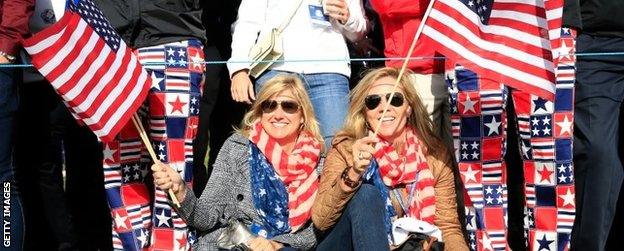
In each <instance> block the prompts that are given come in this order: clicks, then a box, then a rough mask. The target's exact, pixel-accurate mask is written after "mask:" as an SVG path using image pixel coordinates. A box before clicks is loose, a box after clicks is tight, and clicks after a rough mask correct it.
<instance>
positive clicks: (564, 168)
mask: <svg viewBox="0 0 624 251" xmlns="http://www.w3.org/2000/svg"><path fill="white" fill-rule="evenodd" d="M557 169H559V172H560V173H564V172H565V170H566V166H565V165H563V164H561V165H559V167H557Z"/></svg>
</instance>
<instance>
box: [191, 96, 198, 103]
mask: <svg viewBox="0 0 624 251" xmlns="http://www.w3.org/2000/svg"><path fill="white" fill-rule="evenodd" d="M195 103H197V98H195V96H193V97H192V98H191V104H195Z"/></svg>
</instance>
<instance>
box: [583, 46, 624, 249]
mask: <svg viewBox="0 0 624 251" xmlns="http://www.w3.org/2000/svg"><path fill="white" fill-rule="evenodd" d="M622 46H624V39H621V38H606V37H593V36H589V35H584V34H581V35H579V36H578V38H577V52H579V53H580V52H596V51H611V50H617V48H622ZM622 72H624V60H622V59H621V58H618V57H604V56H603V57H582V58H581V57H579V58H578V61H577V72H576V80H577V83H576V93H575V114H574V126H575V127H574V167H575V170H574V172H575V176H576V183H575V188H576V189H575V190H576V201H575V202H576V206H577V209H576V215H577V217H576V219H575V221H574V228H573V231H572V245H571V248H572V249H575V250H604V249H605V245H606V241H607V238H608V235H609V229H610V228H611V225H612V222H613V219H614V216H615V211H616V205H617V200H618V195H619V191H620V188H621V185H622V181H623V180H624V169H623V166H622V162H621V159H620V157H619V150H618V147H619V141H620V140H621V138H620V132H619V125H620V119H621V117H620V116H619V115H620V109H621V107H622V99H623V98H624V78H623V74H622Z"/></svg>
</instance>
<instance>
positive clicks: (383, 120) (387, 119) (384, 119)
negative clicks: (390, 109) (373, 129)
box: [381, 117, 394, 122]
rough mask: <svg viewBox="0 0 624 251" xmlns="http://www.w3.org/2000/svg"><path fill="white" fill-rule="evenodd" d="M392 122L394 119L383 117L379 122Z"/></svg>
mask: <svg viewBox="0 0 624 251" xmlns="http://www.w3.org/2000/svg"><path fill="white" fill-rule="evenodd" d="M388 121H394V117H384V118H383V119H382V120H381V122H388Z"/></svg>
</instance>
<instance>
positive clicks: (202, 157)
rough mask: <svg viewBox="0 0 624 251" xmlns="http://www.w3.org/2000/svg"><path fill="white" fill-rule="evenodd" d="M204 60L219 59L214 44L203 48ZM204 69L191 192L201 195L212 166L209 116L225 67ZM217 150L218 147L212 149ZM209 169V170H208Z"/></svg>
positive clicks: (216, 65)
mask: <svg viewBox="0 0 624 251" xmlns="http://www.w3.org/2000/svg"><path fill="white" fill-rule="evenodd" d="M204 55H205V58H206V61H217V60H221V55H220V54H219V51H218V50H217V48H216V46H208V47H206V48H204ZM205 68H206V70H205V71H204V76H205V80H204V86H203V90H202V95H201V99H200V100H199V103H200V105H199V123H198V125H197V135H196V136H195V140H194V141H193V160H194V161H193V192H194V193H195V195H197V196H201V194H202V192H203V191H204V187H205V186H206V183H207V182H208V177H209V176H210V174H209V173H210V172H211V171H212V168H209V167H208V166H207V158H208V156H209V155H208V151H209V145H210V144H212V143H211V142H210V116H211V115H212V111H213V110H214V108H215V105H216V104H217V98H218V96H219V95H218V94H219V84H220V81H221V71H223V70H224V69H225V67H223V65H221V64H207V65H206V66H205ZM213 151H218V149H213ZM208 170H210V171H208Z"/></svg>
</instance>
